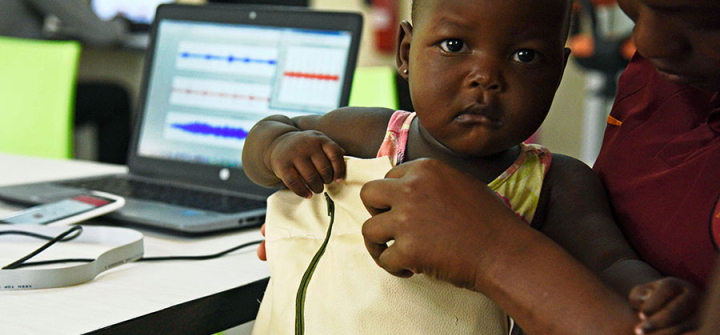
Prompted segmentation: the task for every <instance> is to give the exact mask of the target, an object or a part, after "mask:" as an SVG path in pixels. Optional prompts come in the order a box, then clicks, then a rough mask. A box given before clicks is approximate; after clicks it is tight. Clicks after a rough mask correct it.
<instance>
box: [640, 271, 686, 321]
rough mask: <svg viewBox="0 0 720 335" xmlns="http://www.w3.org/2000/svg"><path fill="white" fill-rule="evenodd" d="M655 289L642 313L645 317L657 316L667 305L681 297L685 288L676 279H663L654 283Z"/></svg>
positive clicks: (646, 301) (644, 305)
mask: <svg viewBox="0 0 720 335" xmlns="http://www.w3.org/2000/svg"><path fill="white" fill-rule="evenodd" d="M652 284H653V286H654V288H653V289H652V291H651V292H650V293H651V294H649V295H648V297H647V299H645V303H644V304H643V306H642V308H640V312H641V313H643V314H644V315H647V316H650V315H653V314H655V312H657V311H659V310H660V309H662V308H665V305H666V304H668V303H670V301H671V300H673V299H675V298H676V297H677V296H679V295H681V294H682V293H683V291H684V289H683V287H682V286H681V285H680V284H679V281H678V280H676V279H675V278H663V279H660V280H658V281H655V282H653V283H652Z"/></svg>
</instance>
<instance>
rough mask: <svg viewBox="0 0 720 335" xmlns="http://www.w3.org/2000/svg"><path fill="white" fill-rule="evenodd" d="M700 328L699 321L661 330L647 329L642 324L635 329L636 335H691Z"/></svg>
mask: <svg viewBox="0 0 720 335" xmlns="http://www.w3.org/2000/svg"><path fill="white" fill-rule="evenodd" d="M697 327H698V321H697V319H696V318H695V319H692V320H686V321H683V322H681V323H678V324H675V325H672V326H669V327H665V328H660V327H645V324H640V325H638V326H637V327H635V334H637V335H690V334H694V332H693V331H694V330H696V329H697Z"/></svg>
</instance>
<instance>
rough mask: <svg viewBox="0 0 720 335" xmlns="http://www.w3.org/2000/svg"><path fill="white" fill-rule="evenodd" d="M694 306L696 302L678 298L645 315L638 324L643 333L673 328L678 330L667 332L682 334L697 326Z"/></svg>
mask: <svg viewBox="0 0 720 335" xmlns="http://www.w3.org/2000/svg"><path fill="white" fill-rule="evenodd" d="M696 307H697V302H693V301H691V300H688V299H682V298H678V299H675V300H673V301H671V302H669V303H668V304H667V305H665V307H664V308H663V309H661V310H660V311H658V312H656V313H655V314H652V315H651V316H648V317H646V318H645V320H644V321H643V322H641V323H640V325H639V326H640V328H641V329H642V330H643V333H644V334H650V333H652V334H655V331H656V330H674V331H678V332H677V333H675V332H673V333H668V334H682V333H684V332H687V331H690V330H694V329H696V328H697V317H696V315H695V310H696Z"/></svg>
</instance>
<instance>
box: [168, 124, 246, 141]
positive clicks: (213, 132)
mask: <svg viewBox="0 0 720 335" xmlns="http://www.w3.org/2000/svg"><path fill="white" fill-rule="evenodd" d="M170 126H171V127H173V128H176V129H180V130H182V131H185V132H188V133H192V134H198V135H210V136H216V137H225V138H236V139H238V140H244V139H245V138H246V137H247V135H248V132H247V131H246V130H245V129H242V128H234V127H229V126H213V125H210V124H207V123H202V122H192V123H184V124H181V123H173V124H171V125H170Z"/></svg>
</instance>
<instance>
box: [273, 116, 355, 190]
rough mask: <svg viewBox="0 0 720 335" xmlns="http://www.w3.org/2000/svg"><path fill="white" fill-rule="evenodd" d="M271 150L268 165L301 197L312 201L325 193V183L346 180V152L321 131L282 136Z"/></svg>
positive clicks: (276, 140) (298, 132)
mask: <svg viewBox="0 0 720 335" xmlns="http://www.w3.org/2000/svg"><path fill="white" fill-rule="evenodd" d="M269 150H270V155H269V159H268V160H269V161H268V160H266V161H265V164H266V166H267V167H268V168H269V169H270V170H272V171H273V173H275V175H276V176H277V177H278V178H280V179H281V180H282V182H283V183H284V184H285V186H287V187H288V188H289V189H290V190H291V191H293V192H294V193H295V194H297V195H299V196H301V197H304V198H310V197H312V192H315V193H320V192H322V191H323V188H324V186H323V184H330V183H331V182H333V181H341V180H342V179H343V178H345V160H344V158H343V157H344V155H345V150H343V149H342V148H341V147H340V146H339V145H338V144H337V143H335V142H334V141H333V140H331V139H330V138H328V137H327V136H325V134H323V133H321V132H319V131H314V130H306V131H293V132H289V133H286V134H283V135H281V136H280V137H278V138H276V139H275V141H273V143H272V144H271V145H270V148H269ZM266 157H267V156H266Z"/></svg>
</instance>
